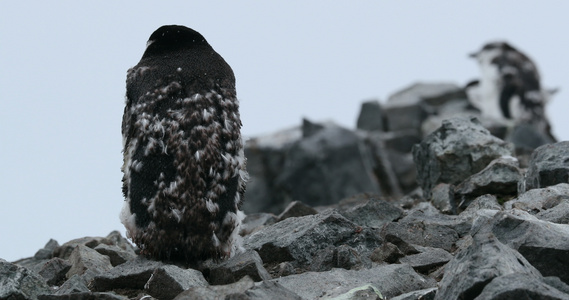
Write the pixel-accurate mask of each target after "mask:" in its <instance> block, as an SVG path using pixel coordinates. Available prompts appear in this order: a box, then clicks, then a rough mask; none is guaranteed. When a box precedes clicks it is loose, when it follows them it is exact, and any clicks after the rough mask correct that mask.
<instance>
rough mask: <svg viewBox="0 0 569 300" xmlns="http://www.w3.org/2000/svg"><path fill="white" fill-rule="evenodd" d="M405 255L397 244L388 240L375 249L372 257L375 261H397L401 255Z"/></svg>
mask: <svg viewBox="0 0 569 300" xmlns="http://www.w3.org/2000/svg"><path fill="white" fill-rule="evenodd" d="M403 256H405V254H404V253H403V252H401V250H399V248H398V247H397V246H395V245H394V244H392V243H389V242H386V243H384V244H383V245H381V246H380V247H379V248H376V249H375V250H373V253H372V254H371V257H370V259H371V260H372V261H374V262H378V263H381V262H386V263H395V262H397V260H398V259H399V258H401V257H403Z"/></svg>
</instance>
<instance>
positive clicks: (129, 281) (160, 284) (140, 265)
mask: <svg viewBox="0 0 569 300" xmlns="http://www.w3.org/2000/svg"><path fill="white" fill-rule="evenodd" d="M206 285H207V281H206V280H205V278H204V277H203V275H202V274H201V272H199V271H196V270H193V269H182V268H180V267H177V266H174V265H166V264H164V263H162V262H157V261H151V260H147V259H144V258H141V257H139V258H137V259H134V260H130V261H128V262H126V263H124V264H121V265H119V266H117V267H114V268H113V269H112V270H110V271H109V272H106V273H105V274H101V275H99V276H96V277H95V278H94V279H93V281H92V282H91V283H90V285H89V288H90V289H91V290H92V291H96V292H106V291H111V290H117V289H121V290H145V291H146V292H147V293H149V294H150V295H152V296H154V297H158V298H160V299H162V298H161V297H166V298H168V299H172V298H171V297H175V296H176V295H177V294H179V293H180V292H182V291H183V290H187V289H188V288H190V287H195V286H206Z"/></svg>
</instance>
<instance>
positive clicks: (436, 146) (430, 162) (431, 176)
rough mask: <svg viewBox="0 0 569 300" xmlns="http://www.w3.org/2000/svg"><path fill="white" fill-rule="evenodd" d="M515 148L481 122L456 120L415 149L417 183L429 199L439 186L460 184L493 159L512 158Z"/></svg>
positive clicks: (445, 123) (449, 121) (451, 120)
mask: <svg viewBox="0 0 569 300" xmlns="http://www.w3.org/2000/svg"><path fill="white" fill-rule="evenodd" d="M512 150H513V149H512V145H511V144H509V143H506V142H504V141H502V140H500V139H498V138H496V137H494V136H492V135H491V134H490V132H489V131H488V130H486V129H485V128H484V127H482V125H480V122H478V120H477V119H475V118H474V119H471V120H464V119H458V118H453V119H449V120H446V121H444V122H443V125H442V126H441V127H440V128H439V129H437V130H436V131H435V132H433V133H432V134H430V135H429V136H427V137H426V138H425V139H424V140H423V141H422V142H421V143H420V144H418V145H415V146H414V147H413V159H414V161H415V164H416V166H417V180H418V182H419V185H420V186H421V187H422V188H423V194H424V196H425V198H427V199H429V198H430V197H431V189H432V188H433V187H434V186H435V185H436V184H438V183H441V182H442V183H448V184H454V185H456V184H458V183H460V182H462V181H463V180H464V179H466V178H468V177H469V176H470V175H472V174H475V173H478V172H480V171H481V170H482V169H484V168H485V167H486V166H487V165H488V164H489V163H490V162H491V161H492V160H494V159H496V158H498V157H501V156H511V155H512Z"/></svg>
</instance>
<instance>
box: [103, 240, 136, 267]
mask: <svg viewBox="0 0 569 300" xmlns="http://www.w3.org/2000/svg"><path fill="white" fill-rule="evenodd" d="M94 250H95V251H97V252H99V253H100V254H102V255H105V256H107V257H109V260H110V262H111V265H112V266H113V267H116V266H118V265H120V264H123V263H125V262H126V261H128V260H131V259H134V258H136V253H135V252H134V251H132V250H130V251H127V250H124V249H122V248H120V247H119V246H115V245H105V244H99V245H97V247H95V249H94Z"/></svg>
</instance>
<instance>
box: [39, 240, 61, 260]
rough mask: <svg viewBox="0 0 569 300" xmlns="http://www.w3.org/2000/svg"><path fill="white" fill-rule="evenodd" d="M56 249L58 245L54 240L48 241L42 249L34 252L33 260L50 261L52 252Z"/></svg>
mask: <svg viewBox="0 0 569 300" xmlns="http://www.w3.org/2000/svg"><path fill="white" fill-rule="evenodd" d="M57 247H59V243H58V242H57V241H56V240H54V239H50V240H49V241H48V242H47V244H45V246H44V247H43V248H42V249H40V250H38V252H36V254H35V255H34V258H35V259H50V258H51V257H52V256H53V252H54V251H55V249H57Z"/></svg>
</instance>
